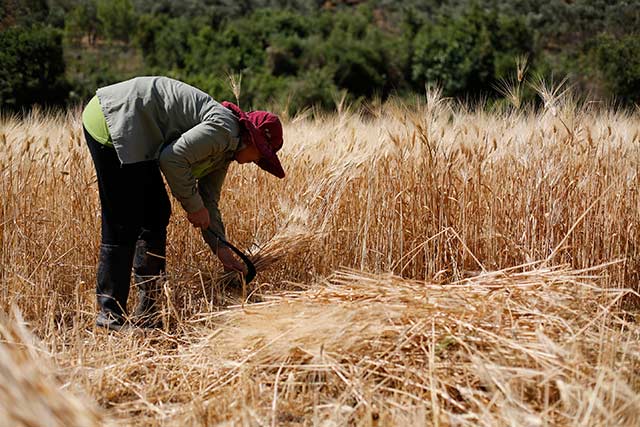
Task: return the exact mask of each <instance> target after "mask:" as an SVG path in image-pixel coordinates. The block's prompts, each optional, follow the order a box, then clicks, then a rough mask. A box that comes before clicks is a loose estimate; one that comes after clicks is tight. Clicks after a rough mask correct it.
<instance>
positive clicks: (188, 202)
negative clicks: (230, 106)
mask: <svg viewBox="0 0 640 427" xmlns="http://www.w3.org/2000/svg"><path fill="white" fill-rule="evenodd" d="M230 141H231V134H230V133H229V131H228V130H227V129H225V128H224V127H222V126H220V125H217V124H216V123H213V122H202V123H199V124H197V125H196V126H194V127H193V128H191V129H189V130H188V131H186V132H185V133H183V134H182V135H181V136H180V138H178V139H177V140H175V141H174V142H172V143H171V144H169V145H167V146H166V147H164V149H163V150H162V152H161V153H160V159H159V160H160V169H161V170H162V173H163V174H164V176H165V177H166V179H167V183H168V184H169V188H171V193H173V195H174V197H175V198H176V199H178V201H179V202H180V204H181V205H182V207H183V208H184V210H185V211H187V212H189V213H191V212H196V211H198V210H200V209H202V208H203V207H204V203H203V201H202V197H201V196H200V194H199V192H198V190H197V188H196V178H195V177H194V176H193V172H192V171H191V167H192V165H193V164H195V163H197V162H199V161H201V160H204V159H206V158H208V157H211V156H215V155H221V156H222V155H224V152H225V150H226V149H227V148H228V147H229V144H230ZM223 179H224V177H223ZM220 184H221V185H222V183H220Z"/></svg>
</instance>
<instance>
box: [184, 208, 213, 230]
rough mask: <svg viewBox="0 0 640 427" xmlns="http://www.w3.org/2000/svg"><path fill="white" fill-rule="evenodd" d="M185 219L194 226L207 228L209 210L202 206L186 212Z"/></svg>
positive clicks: (209, 220) (209, 221)
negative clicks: (197, 209)
mask: <svg viewBox="0 0 640 427" xmlns="http://www.w3.org/2000/svg"><path fill="white" fill-rule="evenodd" d="M187 219H188V220H189V222H190V223H191V224H193V226H194V227H199V228H202V229H206V228H209V224H210V223H211V219H210V218H209V211H208V210H207V208H202V209H200V210H199V211H195V212H191V213H187Z"/></svg>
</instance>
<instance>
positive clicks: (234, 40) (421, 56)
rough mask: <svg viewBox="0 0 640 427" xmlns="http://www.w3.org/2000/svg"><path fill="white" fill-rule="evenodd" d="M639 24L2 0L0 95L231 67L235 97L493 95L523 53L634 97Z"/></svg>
mask: <svg viewBox="0 0 640 427" xmlns="http://www.w3.org/2000/svg"><path fill="white" fill-rule="evenodd" d="M638 24H640V2H638V1H611V0H589V1H587V0H574V1H572V2H566V1H563V0H507V1H495V0H408V1H403V2H396V1H391V0H369V1H358V0H344V1H338V0H334V1H326V0H185V1H181V2H173V1H169V0H161V1H152V0H48V1H47V0H4V2H3V3H1V5H0V30H1V32H0V108H2V109H3V110H8V111H19V110H22V109H25V108H29V107H30V106H32V105H34V104H45V105H62V106H66V105H68V104H70V103H76V102H85V101H86V100H87V99H88V98H89V97H90V96H92V94H93V93H94V92H95V89H96V88H97V87H100V86H102V85H106V84H109V83H113V82H116V81H119V80H123V79H126V78H129V77H133V76H135V75H151V74H161V75H168V76H171V77H174V78H178V79H181V80H184V81H186V82H188V83H191V84H193V85H196V86H198V87H200V88H201V89H203V90H205V91H207V92H209V93H210V94H211V95H212V96H214V97H215V98H217V99H234V93H233V91H232V88H231V86H230V84H229V76H235V77H236V79H238V80H239V76H241V78H242V80H241V83H242V85H241V86H242V90H241V92H240V100H239V101H240V102H241V104H242V105H243V106H245V107H247V108H251V107H265V106H276V107H277V108H280V109H287V110H288V111H290V112H296V111H299V110H301V109H304V108H308V107H311V106H315V107H319V108H325V109H330V108H333V107H334V106H335V104H336V100H338V99H342V98H345V97H346V98H347V99H348V100H349V101H350V102H351V103H360V102H364V101H370V100H372V99H375V100H384V99H386V98H388V97H389V96H399V97H404V98H407V99H409V98H411V97H414V96H415V95H416V94H423V93H424V90H425V85H428V84H438V85H440V86H441V87H442V89H443V92H444V94H445V95H446V96H451V97H460V98H466V99H485V100H489V101H491V102H499V99H500V98H501V97H503V96H504V92H505V88H506V89H508V86H509V85H511V84H515V83H516V80H515V79H516V76H518V73H519V72H520V73H522V71H523V70H522V64H523V63H524V62H525V61H526V64H527V65H528V67H527V69H528V73H529V74H530V75H538V76H541V77H542V78H546V79H551V78H552V77H553V76H555V77H556V79H559V78H561V77H564V76H567V77H568V78H569V81H571V82H572V83H573V85H574V88H576V90H577V91H578V93H579V94H581V95H582V96H585V97H587V96H590V97H595V98H598V99H615V100H617V101H618V102H620V103H623V104H626V105H634V104H637V103H639V102H640V34H638V32H637V28H640V27H639V26H638ZM518 65H520V69H519V67H518ZM525 96H532V95H531V94H529V95H527V94H526V92H525Z"/></svg>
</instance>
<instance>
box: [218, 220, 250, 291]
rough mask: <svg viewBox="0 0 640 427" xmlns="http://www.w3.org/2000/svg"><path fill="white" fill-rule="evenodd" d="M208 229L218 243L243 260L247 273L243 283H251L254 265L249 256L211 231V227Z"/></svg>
mask: <svg viewBox="0 0 640 427" xmlns="http://www.w3.org/2000/svg"><path fill="white" fill-rule="evenodd" d="M208 231H210V232H211V233H213V235H214V236H216V237H217V238H218V241H219V242H220V243H222V244H224V245H226V246H227V247H228V248H229V249H231V250H232V251H233V252H234V253H235V254H236V255H238V256H239V257H240V259H241V260H242V262H244V264H245V265H246V266H247V275H246V276H245V277H244V283H245V284H247V285H248V284H249V283H251V281H252V280H253V279H254V278H255V277H256V266H255V265H253V263H252V262H251V260H250V259H249V257H248V256H246V255H245V254H244V252H242V251H241V250H240V249H238V248H236V247H235V246H233V245H232V244H231V243H229V242H227V241H226V240H225V239H223V238H222V237H221V236H220V235H219V234H218V233H216V232H215V231H213V229H211V227H209V228H208Z"/></svg>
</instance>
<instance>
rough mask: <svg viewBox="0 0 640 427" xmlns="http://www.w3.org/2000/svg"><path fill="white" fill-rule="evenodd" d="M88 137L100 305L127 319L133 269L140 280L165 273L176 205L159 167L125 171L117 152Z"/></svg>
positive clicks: (154, 164)
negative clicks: (96, 200) (97, 209)
mask: <svg viewBox="0 0 640 427" xmlns="http://www.w3.org/2000/svg"><path fill="white" fill-rule="evenodd" d="M84 134H85V138H86V141H87V145H88V147H89V152H90V153H91V158H92V159H93V164H94V166H95V170H96V176H97V179H98V190H99V193H100V206H101V212H102V239H101V242H102V244H101V247H100V258H99V261H98V277H97V286H96V292H97V300H98V305H99V308H100V310H101V311H105V312H109V313H111V314H113V315H114V317H120V316H122V315H124V314H126V304H127V298H128V295H129V287H130V280H131V268H132V266H133V268H134V272H136V274H140V275H156V274H159V273H160V271H159V270H164V267H165V263H164V255H165V247H166V240H167V225H168V224H169V218H170V216H171V202H170V200H169V196H168V195H167V191H166V189H165V186H164V182H163V180H162V175H161V173H160V168H159V166H158V163H157V162H156V161H146V162H139V163H133V164H127V165H122V164H121V163H120V160H119V159H118V156H117V154H116V151H115V149H114V148H113V147H109V146H105V145H103V144H100V143H99V142H97V141H96V140H95V139H94V138H93V137H92V136H91V135H90V134H89V133H88V132H87V131H86V129H85V130H84ZM136 248H138V251H137V252H141V253H136ZM147 252H149V253H153V254H154V256H153V257H149V256H146V255H147ZM134 256H135V259H136V263H134ZM159 259H160V260H161V261H158V260H159Z"/></svg>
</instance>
